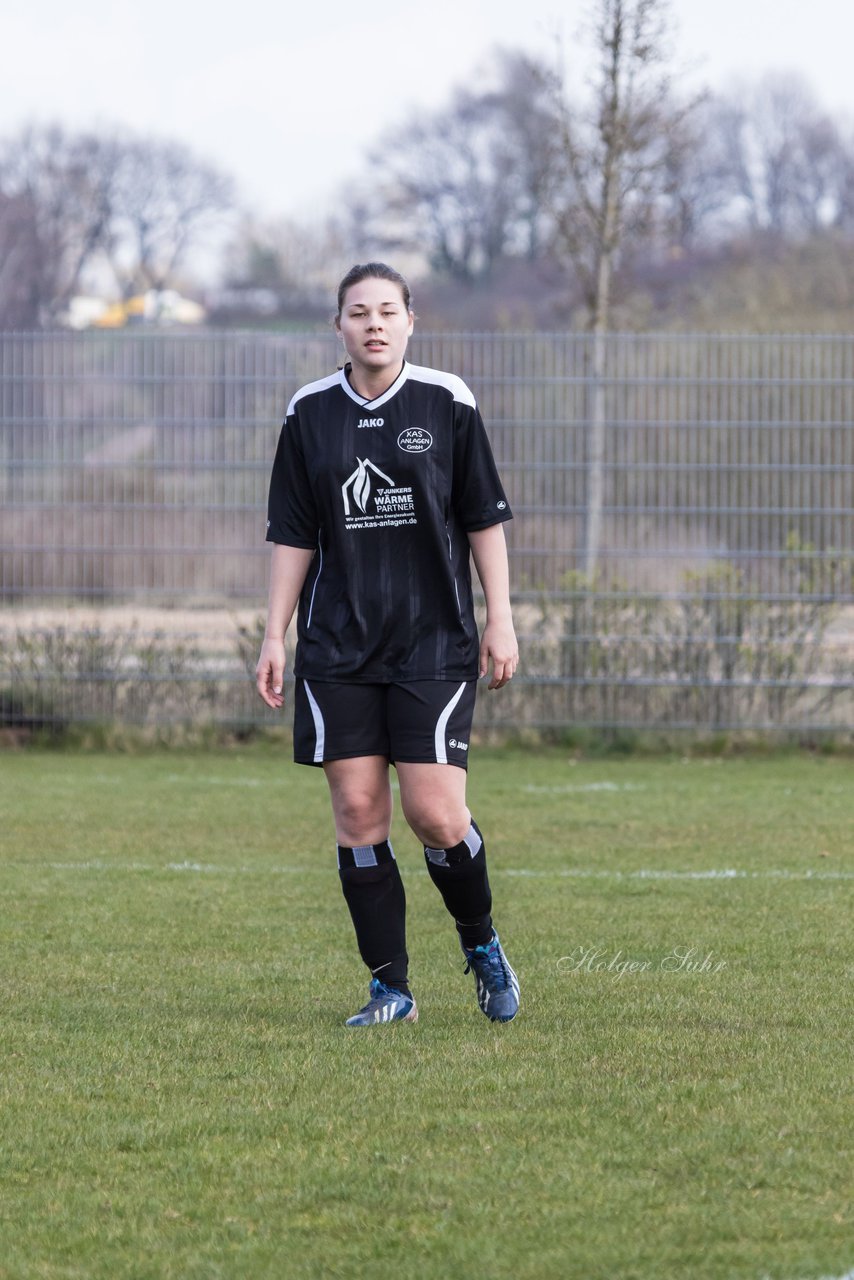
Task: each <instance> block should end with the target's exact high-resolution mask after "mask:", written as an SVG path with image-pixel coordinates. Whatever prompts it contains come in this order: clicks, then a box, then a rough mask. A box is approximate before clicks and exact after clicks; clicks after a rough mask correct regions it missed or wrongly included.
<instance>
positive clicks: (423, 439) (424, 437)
mask: <svg viewBox="0 0 854 1280" xmlns="http://www.w3.org/2000/svg"><path fill="white" fill-rule="evenodd" d="M432 443H433V437H432V436H431V435H430V432H429V431H422V429H421V427H407V429H406V431H401V433H400V435H399V436H398V437H397V444H398V448H400V449H402V450H403V452H404V453H426V451H427V450H428V449H429V448H430V445H431V444H432Z"/></svg>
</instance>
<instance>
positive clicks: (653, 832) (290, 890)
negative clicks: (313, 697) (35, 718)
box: [0, 744, 854, 1280]
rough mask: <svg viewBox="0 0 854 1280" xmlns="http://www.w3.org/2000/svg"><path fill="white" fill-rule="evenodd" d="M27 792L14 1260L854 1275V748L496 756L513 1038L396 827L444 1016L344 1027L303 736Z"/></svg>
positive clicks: (8, 1210) (7, 1083)
mask: <svg viewBox="0 0 854 1280" xmlns="http://www.w3.org/2000/svg"><path fill="white" fill-rule="evenodd" d="M0 797H2V799H0V806H2V829H0V846H1V847H2V869H0V893H2V900H0V910H2V915H0V993H1V994H0V999H1V1000H2V1004H0V1015H1V1016H0V1035H2V1062H0V1067H2V1073H0V1104H1V1106H2V1109H1V1110H0V1115H2V1121H0V1125H2V1147H0V1277H2V1280H12V1278H14V1280H18V1278H21V1280H23V1278H26V1280H29V1278H30V1277H33V1278H35V1277H44V1278H46V1280H47V1278H49V1280H60V1278H62V1280H71V1278H72V1277H73V1278H74V1280H77V1278H80V1280H120V1278H124V1277H135V1278H136V1277H139V1278H143V1277H146V1278H147V1277H151V1278H152V1280H160V1278H164V1280H165V1278H173V1277H174V1278H175V1280H214V1278H218V1277H222V1278H224V1280H256V1278H257V1280H267V1278H270V1280H273V1278H275V1280H290V1278H291V1277H294V1278H300V1277H324V1278H325V1277H359V1278H361V1277H365V1278H367V1280H386V1277H388V1278H391V1277H404V1278H408V1277H417V1280H434V1278H436V1280H438V1278H439V1277H442V1278H443V1280H444V1278H447V1277H451V1276H456V1277H464V1278H465V1280H475V1278H476V1277H478V1276H483V1277H491V1278H494V1280H497V1278H499V1277H501V1278H503V1277H508V1278H510V1277H512V1278H513V1280H533V1278H535V1277H536V1278H540V1277H542V1278H548V1280H551V1278H552V1277H554V1278H555V1280H562V1278H566V1280H670V1278H671V1277H672V1278H673V1280H748V1278H749V1280H819V1277H828V1276H833V1277H840V1276H842V1275H845V1274H847V1273H850V1271H851V1268H854V1229H853V1228H852V1200H851V1173H852V1135H851V1128H852V1126H851V1117H852V1095H851V1087H850V1086H851V1049H852V978H854V960H852V932H851V903H852V896H854V782H853V781H852V764H851V762H850V760H844V759H838V758H837V759H835V758H827V759H816V758H811V757H807V756H795V755H791V756H781V757H778V758H767V759H746V758H744V759H734V760H723V761H708V760H707V761H703V760H692V761H681V760H679V759H662V760H639V759H634V760H626V761H622V762H620V761H599V762H597V761H580V762H575V761H573V760H572V759H571V758H570V754H569V752H567V751H560V750H557V749H553V750H550V751H544V752H542V753H537V752H533V751H529V752H522V751H511V750H506V751H498V750H492V751H488V750H481V751H480V752H479V753H478V754H477V756H476V757H475V760H474V763H473V768H472V772H471V781H470V801H471V805H472V809H473V812H474V813H475V816H476V817H477V819H478V821H479V823H480V825H481V827H482V828H483V831H484V834H485V837H486V843H487V850H488V856H489V859H490V867H491V880H492V885H493V893H494V897H495V918H496V923H497V925H498V927H499V930H500V932H501V934H502V938H503V940H504V942H505V945H506V947H507V951H508V954H509V956H510V959H511V961H512V962H513V964H514V966H515V967H516V969H517V970H518V973H519V976H520V979H521V983H522V999H523V1005H522V1011H521V1012H520V1014H519V1017H518V1018H517V1019H516V1021H515V1022H514V1023H512V1024H510V1025H508V1026H504V1027H500V1026H493V1025H492V1024H490V1023H489V1022H488V1021H487V1020H486V1019H485V1018H484V1017H483V1015H482V1014H481V1013H480V1011H479V1010H478V1008H477V1006H476V1003H475V998H474V983H473V979H472V978H471V977H470V976H469V977H464V975H463V972H462V969H463V963H462V957H461V955H460V953H459V949H458V947H457V944H456V939H455V936H454V934H453V930H452V927H451V926H450V922H449V920H448V919H447V917H446V916H445V914H444V908H443V907H442V905H441V901H440V899H439V897H438V894H437V893H436V891H435V890H434V888H433V886H432V885H431V883H430V881H429V879H428V877H427V875H426V873H425V871H424V869H423V857H422V854H421V851H420V849H419V848H418V847H417V846H416V843H415V841H414V839H413V838H412V836H411V835H410V834H408V833H407V832H406V830H405V828H404V827H403V824H402V822H401V821H400V820H399V819H396V825H395V830H394V839H395V847H396V852H397V855H398V859H399V861H400V864H401V868H402V871H403V875H404V881H405V883H406V886H407V894H408V901H409V927H410V953H411V956H412V972H413V987H414V990H415V992H416V995H417V998H418V1003H419V1009H420V1013H421V1018H420V1021H419V1022H418V1024H417V1025H416V1026H414V1027H413V1026H404V1025H397V1026H392V1027H387V1028H376V1029H374V1030H370V1031H348V1030H346V1029H344V1027H343V1026H342V1022H343V1019H344V1018H345V1017H346V1016H348V1015H349V1014H350V1013H352V1012H353V1011H354V1010H355V1009H356V1008H357V1007H358V1006H359V1005H360V1004H361V1003H363V1001H364V999H365V996H366V989H367V983H366V977H367V975H366V972H365V971H364V970H363V969H362V967H361V964H360V962H359V960H358V957H357V955H356V951H355V945H354V941H353V938H352V931H351V926H350V922H349V918H348V917H347V914H346V909H345V905H344V901H343V898H342V896H341V893H340V890H339V887H338V879H337V873H336V871H335V857H334V845H333V837H332V832H331V826H330V820H329V815H328V805H327V800H326V794H325V784H324V781H323V778H322V775H320V773H319V772H317V771H314V770H306V769H298V768H296V767H295V766H293V765H291V764H290V763H289V760H288V757H287V755H286V752H285V749H284V748H276V749H273V748H271V747H270V746H269V744H267V745H263V744H262V745H259V746H255V747H252V748H246V749H241V750H234V751H230V752H229V751H225V750H222V751H211V752H195V751H178V752H173V753H171V754H170V753H168V752H154V751H152V752H149V753H142V754H138V755H118V754H107V753H90V754H61V753H51V752H43V751H30V752H21V753H17V754H15V753H7V754H5V755H3V756H2V757H0ZM724 873H727V874H724Z"/></svg>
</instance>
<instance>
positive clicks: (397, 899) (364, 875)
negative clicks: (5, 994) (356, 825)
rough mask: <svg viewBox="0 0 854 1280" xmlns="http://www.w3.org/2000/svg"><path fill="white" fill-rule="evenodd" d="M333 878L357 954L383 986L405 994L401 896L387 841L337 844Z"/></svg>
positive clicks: (406, 960)
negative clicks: (340, 891) (338, 881)
mask: <svg viewBox="0 0 854 1280" xmlns="http://www.w3.org/2000/svg"><path fill="white" fill-rule="evenodd" d="M338 874H339V875H340V877H341V888H342V889H343V891H344V897H345V899H346V902H347V906H348V907H349V908H350V916H351V918H352V921H353V927H354V929H355V930H356V942H357V943H358V946H359V955H360V956H361V957H362V959H363V960H364V962H365V964H366V965H367V966H368V968H369V969H370V971H371V976H372V977H374V978H379V980H380V982H384V983H385V985H386V986H388V987H394V988H395V989H396V990H397V991H402V992H403V993H404V995H410V994H411V992H410V990H409V985H408V979H407V974H408V971H409V956H408V955H407V953H406V895H405V893H404V891H403V881H402V880H401V878H400V872H399V871H398V869H397V863H396V862H395V859H394V851H393V849H392V847H391V845H390V844H389V842H388V840H383V842H382V843H381V844H366V845H357V846H356V847H355V848H349V847H348V846H346V845H341V844H339V845H338Z"/></svg>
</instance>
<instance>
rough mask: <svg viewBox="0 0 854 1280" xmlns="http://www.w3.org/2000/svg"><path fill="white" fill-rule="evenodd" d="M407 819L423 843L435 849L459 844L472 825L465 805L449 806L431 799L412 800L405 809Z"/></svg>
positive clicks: (448, 847) (449, 847)
mask: <svg viewBox="0 0 854 1280" xmlns="http://www.w3.org/2000/svg"><path fill="white" fill-rule="evenodd" d="M404 813H405V817H406V821H407V822H408V824H409V826H410V827H411V828H412V830H413V832H414V833H415V835H416V836H417V837H418V839H419V840H420V841H421V843H422V844H426V845H430V847H431V848H433V849H451V848H453V846H454V845H455V844H459V842H460V841H461V840H462V838H463V836H464V835H465V834H466V832H467V831H468V829H469V827H470V826H471V815H470V813H469V811H468V809H467V808H466V807H465V805H461V806H459V807H458V806H448V805H446V804H444V803H441V804H440V803H436V802H430V801H422V802H418V801H416V802H414V803H413V802H411V801H410V803H409V805H408V806H407V807H406V808H405V810H404Z"/></svg>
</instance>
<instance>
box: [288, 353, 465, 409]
mask: <svg viewBox="0 0 854 1280" xmlns="http://www.w3.org/2000/svg"><path fill="white" fill-rule="evenodd" d="M409 380H412V381H413V382H426V383H428V384H429V385H430V386H434V387H444V388H445V390H446V391H450V393H451V395H452V396H453V397H454V399H455V400H456V401H457V402H458V403H459V404H466V405H468V406H469V408H471V409H475V408H476V407H477V401H476V400H475V398H474V396H473V394H472V392H471V391H470V390H469V388H468V387H467V386H466V384H465V383H464V382H463V380H462V378H458V377H457V375H456V374H455V373H445V371H444V370H443V369H427V368H426V367H425V366H424V365H420V364H409V362H408V361H406V362H405V363H404V366H403V368H402V370H401V371H400V375H399V376H398V377H397V378H395V380H394V382H393V383H392V384H391V386H390V387H389V389H388V390H387V391H384V392H383V394H382V395H381V396H377V398H376V400H369V401H366V400H365V398H364V396H360V395H359V393H358V392H357V391H354V390H353V388H352V387H351V386H350V383H349V382H348V381H347V378H346V376H345V374H344V370H343V369H338V370H337V371H336V372H335V373H330V374H329V376H328V377H326V378H318V380H317V381H316V382H309V383H307V384H306V385H305V386H304V387H300V389H299V391H297V393H296V395H295V396H294V397H293V399H292V400H291V402H290V404H289V405H288V412H287V417H290V416H291V414H292V413H293V411H294V406H295V405H296V403H297V402H298V401H299V400H302V399H303V397H304V396H310V395H316V394H317V393H318V392H319V391H328V390H329V389H330V387H341V389H342V390H343V391H344V392H345V393H346V394H347V395H348V396H349V397H350V399H351V400H355V402H356V404H358V405H360V406H363V407H364V406H365V405H369V406H370V408H371V409H372V410H373V409H378V408H379V407H380V406H381V405H384V404H385V403H386V401H388V400H391V399H392V398H393V397H394V396H396V395H397V393H398V391H399V390H400V388H401V387H402V386H403V384H404V383H405V382H408V381H409Z"/></svg>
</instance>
